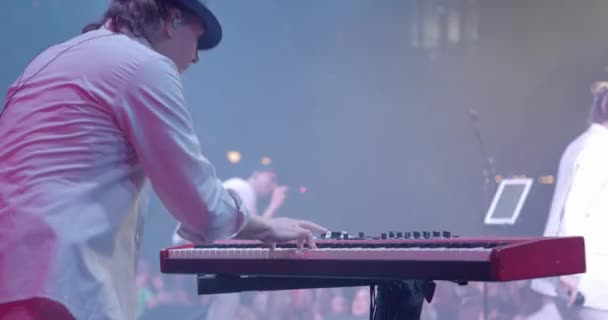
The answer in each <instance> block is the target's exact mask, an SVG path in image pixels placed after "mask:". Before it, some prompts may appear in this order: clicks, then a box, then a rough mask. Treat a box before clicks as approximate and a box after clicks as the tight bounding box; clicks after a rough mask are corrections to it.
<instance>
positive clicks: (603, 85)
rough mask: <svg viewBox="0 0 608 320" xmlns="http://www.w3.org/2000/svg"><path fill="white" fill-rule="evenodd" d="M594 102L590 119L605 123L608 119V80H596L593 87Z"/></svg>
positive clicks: (594, 121)
mask: <svg viewBox="0 0 608 320" xmlns="http://www.w3.org/2000/svg"><path fill="white" fill-rule="evenodd" d="M591 93H592V94H593V104H592V105H591V114H590V116H589V118H590V119H589V121H590V122H592V123H603V122H606V121H608V82H596V83H595V84H594V85H593V87H592V88H591Z"/></svg>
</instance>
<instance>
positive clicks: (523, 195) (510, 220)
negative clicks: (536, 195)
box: [484, 178, 534, 225]
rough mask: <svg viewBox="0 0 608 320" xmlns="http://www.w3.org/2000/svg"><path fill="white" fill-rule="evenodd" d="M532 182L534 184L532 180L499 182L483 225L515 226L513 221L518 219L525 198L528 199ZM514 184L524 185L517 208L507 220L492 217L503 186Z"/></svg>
mask: <svg viewBox="0 0 608 320" xmlns="http://www.w3.org/2000/svg"><path fill="white" fill-rule="evenodd" d="M533 182H534V180H533V179H532V178H523V179H522V178H516V179H503V180H502V181H501V182H500V184H499V185H498V189H497V190H496V193H495V194H494V198H493V199H492V204H491V205H490V208H489V209H488V212H486V217H485V219H484V223H485V224H488V225H513V224H515V221H517V218H518V217H519V214H520V213H521V209H522V207H523V205H524V202H525V201H526V198H527V197H528V193H529V192H530V188H531V187H532V183H533ZM514 184H516V185H524V190H523V192H522V193H521V195H520V196H519V200H518V201H517V206H516V207H515V210H514V211H513V214H512V215H511V217H509V218H495V217H493V214H494V210H495V209H496V204H497V203H498V201H499V200H500V198H501V196H502V192H503V190H504V188H505V185H514Z"/></svg>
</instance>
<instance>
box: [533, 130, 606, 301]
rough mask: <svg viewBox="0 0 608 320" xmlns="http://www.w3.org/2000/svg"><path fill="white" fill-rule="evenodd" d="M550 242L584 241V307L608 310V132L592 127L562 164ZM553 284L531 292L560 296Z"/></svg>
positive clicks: (542, 282) (540, 283)
mask: <svg viewBox="0 0 608 320" xmlns="http://www.w3.org/2000/svg"><path fill="white" fill-rule="evenodd" d="M545 235H546V236H555V235H561V236H583V237H584V238H585V255H586V264H587V272H585V273H584V274H582V275H580V276H578V277H577V278H578V279H579V290H580V292H581V293H582V294H583V295H584V296H585V306H586V307H590V308H596V309H601V310H608V128H606V127H604V126H602V125H599V124H592V125H591V126H590V127H589V128H588V129H587V130H586V131H585V132H584V133H583V134H581V135H580V136H579V137H578V138H577V139H576V140H574V141H573V142H572V143H571V144H570V145H569V146H568V148H567V149H566V151H565V152H564V154H563V156H562V159H561V161H560V166H559V172H558V177H557V185H556V186H555V194H554V197H553V203H552V205H551V211H550V213H549V219H548V221H547V226H546V228H545ZM556 283H557V281H555V279H538V280H535V281H533V284H532V287H533V288H534V289H535V290H537V291H539V292H541V293H544V294H547V295H552V296H554V295H557V292H556V291H555V290H556V288H555V287H556Z"/></svg>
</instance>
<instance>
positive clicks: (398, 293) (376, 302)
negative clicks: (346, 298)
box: [197, 275, 435, 320]
mask: <svg viewBox="0 0 608 320" xmlns="http://www.w3.org/2000/svg"><path fill="white" fill-rule="evenodd" d="M197 283H198V294H199V295H207V294H221V293H233V292H244V291H275V290H295V289H317V288H339V287H363V286H369V287H370V293H371V307H370V313H371V314H370V319H371V320H402V319H405V320H419V319H420V315H421V313H422V306H423V304H424V301H425V300H426V301H427V302H431V300H432V298H433V295H434V293H435V283H434V282H433V281H430V280H382V279H349V278H346V279H344V278H308V277H268V276H243V275H198V276H197Z"/></svg>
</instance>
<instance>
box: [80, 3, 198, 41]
mask: <svg viewBox="0 0 608 320" xmlns="http://www.w3.org/2000/svg"><path fill="white" fill-rule="evenodd" d="M172 9H178V10H180V11H181V12H182V13H183V14H184V15H194V14H193V13H192V12H190V11H189V10H187V9H186V8H184V7H183V6H181V5H179V4H178V3H176V2H175V1H172V0H112V2H111V3H110V6H109V7H108V9H107V10H106V12H105V13H104V15H103V17H102V18H101V20H100V21H99V22H95V23H91V24H89V25H87V26H85V27H84V28H83V30H82V32H83V33H85V32H89V31H92V30H95V29H99V28H100V27H101V26H102V25H103V24H104V23H105V22H106V21H108V20H109V21H110V23H111V27H112V31H115V32H118V31H119V30H123V29H126V30H127V31H128V32H129V33H131V34H132V35H133V36H136V37H143V38H146V39H148V40H149V37H150V32H151V29H153V28H156V27H158V26H159V23H160V21H162V20H163V19H166V18H167V17H168V16H169V13H170V12H171V10H172Z"/></svg>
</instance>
